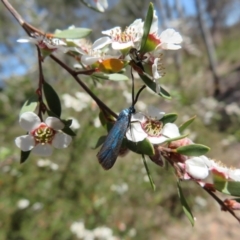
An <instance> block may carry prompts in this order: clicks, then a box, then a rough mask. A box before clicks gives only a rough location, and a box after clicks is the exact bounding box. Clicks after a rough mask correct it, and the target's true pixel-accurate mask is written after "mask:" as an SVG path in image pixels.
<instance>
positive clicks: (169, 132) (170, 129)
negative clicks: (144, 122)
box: [162, 123, 180, 138]
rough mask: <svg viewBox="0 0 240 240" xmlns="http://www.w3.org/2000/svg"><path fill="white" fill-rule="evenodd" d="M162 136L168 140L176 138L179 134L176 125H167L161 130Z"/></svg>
mask: <svg viewBox="0 0 240 240" xmlns="http://www.w3.org/2000/svg"><path fill="white" fill-rule="evenodd" d="M162 135H164V136H165V137H168V138H176V137H179V136H180V133H179V129H178V127H177V125H176V124H174V123H167V124H165V125H164V127H163V129H162Z"/></svg>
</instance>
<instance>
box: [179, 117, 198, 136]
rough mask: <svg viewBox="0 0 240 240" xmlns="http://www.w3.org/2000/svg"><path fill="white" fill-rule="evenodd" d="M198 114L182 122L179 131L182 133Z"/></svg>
mask: <svg viewBox="0 0 240 240" xmlns="http://www.w3.org/2000/svg"><path fill="white" fill-rule="evenodd" d="M195 118H196V116H193V117H192V118H190V119H188V120H187V121H186V122H185V123H183V124H181V125H180V126H179V131H180V133H182V132H183V131H184V130H185V129H186V128H187V127H188V126H189V125H190V124H191V123H192V122H193V121H194V120H195Z"/></svg>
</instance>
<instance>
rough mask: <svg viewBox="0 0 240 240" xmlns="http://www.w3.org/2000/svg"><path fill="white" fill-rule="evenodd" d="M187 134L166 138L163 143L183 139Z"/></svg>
mask: <svg viewBox="0 0 240 240" xmlns="http://www.w3.org/2000/svg"><path fill="white" fill-rule="evenodd" d="M187 136H188V134H185V135H181V136H178V137H175V138H169V139H167V140H165V141H164V142H163V143H167V142H174V141H177V140H180V139H183V138H185V137H187Z"/></svg>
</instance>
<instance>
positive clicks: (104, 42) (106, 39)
mask: <svg viewBox="0 0 240 240" xmlns="http://www.w3.org/2000/svg"><path fill="white" fill-rule="evenodd" d="M111 42H112V40H111V38H109V37H102V38H99V39H97V40H96V41H95V42H94V43H93V45H92V49H93V50H97V49H101V48H103V47H105V46H106V45H108V44H110V43H111Z"/></svg>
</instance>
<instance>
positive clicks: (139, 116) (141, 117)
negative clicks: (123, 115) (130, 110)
mask: <svg viewBox="0 0 240 240" xmlns="http://www.w3.org/2000/svg"><path fill="white" fill-rule="evenodd" d="M145 121H146V117H145V115H144V114H142V113H140V112H138V113H135V114H132V117H131V122H145Z"/></svg>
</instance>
